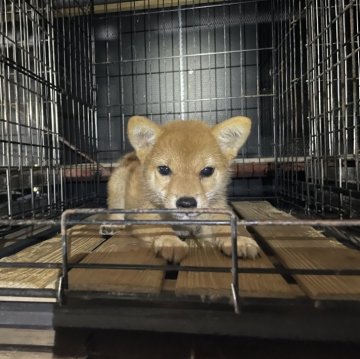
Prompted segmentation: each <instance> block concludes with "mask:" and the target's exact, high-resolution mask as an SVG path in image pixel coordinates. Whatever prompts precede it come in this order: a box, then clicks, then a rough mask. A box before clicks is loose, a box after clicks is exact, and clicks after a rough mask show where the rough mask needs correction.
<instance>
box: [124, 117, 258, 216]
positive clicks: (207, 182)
mask: <svg viewBox="0 0 360 359" xmlns="http://www.w3.org/2000/svg"><path fill="white" fill-rule="evenodd" d="M250 125H251V122H250V120H248V119H247V118H244V117H238V118H233V119H230V120H227V121H225V122H222V123H221V124H219V125H217V126H215V127H213V128H210V127H208V126H207V125H206V124H205V123H204V122H201V121H174V122H169V123H168V124H166V125H164V126H162V127H160V126H157V125H156V124H154V123H153V122H151V121H149V120H147V119H145V118H143V117H132V118H131V119H130V121H129V126H128V132H129V139H130V142H131V143H132V145H133V146H134V148H135V150H136V153H137V156H138V157H139V159H140V161H141V162H142V166H143V175H144V184H145V186H146V194H147V196H148V198H149V200H150V201H151V202H152V203H153V204H154V205H155V206H157V207H160V208H181V209H193V208H211V207H216V206H217V205H218V204H220V205H223V203H224V200H225V197H226V187H227V184H228V181H229V167H230V163H231V160H232V158H233V157H235V156H236V154H237V152H238V150H239V148H240V147H241V145H242V144H243V143H244V142H245V140H246V138H247V137H248V134H249V132H250ZM190 216H191V214H190ZM177 217H178V218H184V217H187V215H185V214H184V215H177Z"/></svg>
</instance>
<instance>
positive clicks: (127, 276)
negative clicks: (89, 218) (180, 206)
mask: <svg viewBox="0 0 360 359" xmlns="http://www.w3.org/2000/svg"><path fill="white" fill-rule="evenodd" d="M81 263H102V264H153V265H156V264H157V265H163V264H165V260H163V259H162V258H159V257H156V256H155V253H154V249H153V248H152V246H151V245H149V244H148V243H145V242H144V241H141V240H138V239H136V238H132V237H131V236H130V235H129V234H128V233H127V232H126V231H120V232H119V233H117V234H115V235H114V236H112V237H111V238H110V239H108V240H107V241H106V242H105V243H103V244H102V245H101V246H100V247H99V248H97V249H96V250H95V251H93V252H92V253H90V254H89V255H88V256H87V257H86V258H84V259H83V260H82V262H81ZM163 279H164V272H163V271H160V270H125V269H121V270H119V269H82V268H76V269H73V270H71V271H70V273H69V285H70V288H71V289H76V290H95V291H112V292H118V293H124V292H126V293H159V292H160V290H161V286H162V283H163Z"/></svg>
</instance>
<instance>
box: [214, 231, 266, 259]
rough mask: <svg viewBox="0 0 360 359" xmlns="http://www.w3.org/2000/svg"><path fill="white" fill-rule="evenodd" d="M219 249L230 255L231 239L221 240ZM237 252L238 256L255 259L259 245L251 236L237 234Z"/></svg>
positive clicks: (258, 251)
mask: <svg viewBox="0 0 360 359" xmlns="http://www.w3.org/2000/svg"><path fill="white" fill-rule="evenodd" d="M220 249H221V251H222V252H223V253H224V254H226V255H227V256H231V254H232V245H231V239H230V238H229V239H226V240H223V241H222V242H221V244H220ZM237 253H238V257H241V258H250V259H255V258H256V257H258V256H259V254H260V247H259V245H258V244H257V243H256V242H255V241H254V240H253V239H252V238H249V237H243V236H239V237H238V238H237Z"/></svg>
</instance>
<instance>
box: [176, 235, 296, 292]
mask: <svg viewBox="0 0 360 359" xmlns="http://www.w3.org/2000/svg"><path fill="white" fill-rule="evenodd" d="M248 236H249V234H248ZM189 245H190V253H189V256H188V257H187V258H185V260H184V261H183V262H182V263H181V264H182V265H188V266H197V267H207V266H209V267H228V268H231V259H230V258H229V257H226V256H225V255H223V254H222V253H221V252H220V251H219V250H218V248H216V247H215V246H214V245H211V244H210V243H208V242H199V241H196V240H191V241H189ZM238 263H239V267H240V268H273V265H272V263H271V262H270V260H269V258H267V256H266V255H265V253H264V252H262V253H261V256H260V257H259V258H257V259H255V260H250V259H248V260H246V259H240V260H239V261H238ZM231 280H232V276H231V273H214V272H185V271H184V272H181V271H180V272H179V274H178V278H177V282H176V290H175V292H176V294H178V295H201V296H209V297H230V295H231V290H230V284H231ZM239 286H240V296H242V297H258V298H259V297H263V298H292V297H294V296H299V295H301V294H300V293H299V292H296V291H295V290H294V289H293V288H292V287H291V286H290V285H289V284H288V283H286V281H285V280H284V279H283V278H282V277H281V276H280V275H278V274H247V273H242V274H240V275H239Z"/></svg>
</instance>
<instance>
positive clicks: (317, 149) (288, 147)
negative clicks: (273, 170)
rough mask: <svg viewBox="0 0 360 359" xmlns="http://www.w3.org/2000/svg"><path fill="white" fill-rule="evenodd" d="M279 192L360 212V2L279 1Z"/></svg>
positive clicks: (311, 205)
mask: <svg viewBox="0 0 360 359" xmlns="http://www.w3.org/2000/svg"><path fill="white" fill-rule="evenodd" d="M275 8H276V12H277V13H278V14H282V19H281V20H280V21H277V22H275V26H274V32H275V42H276V44H277V46H276V51H275V84H276V92H277V96H276V104H275V118H276V141H275V143H276V153H277V174H278V176H277V181H278V182H277V190H278V193H279V194H280V196H281V197H284V198H285V199H287V200H289V201H291V202H294V201H296V202H299V203H301V204H302V205H303V206H305V208H306V210H307V211H311V210H314V211H316V212H321V213H323V214H329V213H331V212H332V213H336V214H340V216H350V217H352V216H356V215H358V214H359V122H358V121H359V108H360V106H359V105H360V100H359V89H360V79H359V68H360V23H359V18H360V15H359V14H360V5H359V1H343V0H341V1H330V0H326V1H288V2H286V1H276V2H275Z"/></svg>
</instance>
